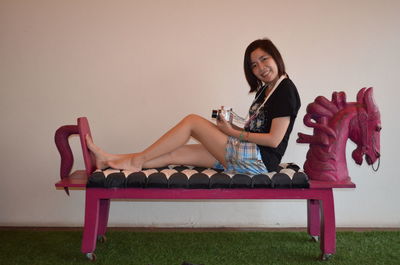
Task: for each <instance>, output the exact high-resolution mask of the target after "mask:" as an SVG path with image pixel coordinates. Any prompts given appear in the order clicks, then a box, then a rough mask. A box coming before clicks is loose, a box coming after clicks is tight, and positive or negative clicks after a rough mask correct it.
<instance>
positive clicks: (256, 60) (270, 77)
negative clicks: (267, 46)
mask: <svg viewBox="0 0 400 265" xmlns="http://www.w3.org/2000/svg"><path fill="white" fill-rule="evenodd" d="M250 61H251V65H250V66H251V70H252V71H253V74H254V75H255V76H256V77H257V78H258V79H259V80H261V81H262V82H264V83H267V84H268V83H271V82H275V81H276V80H278V79H279V76H278V66H277V65H276V62H275V60H274V59H273V58H272V56H271V55H269V54H268V53H267V52H265V51H264V50H262V49H260V48H257V49H256V50H254V51H253V52H252V53H251V54H250Z"/></svg>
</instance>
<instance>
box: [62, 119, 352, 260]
mask: <svg viewBox="0 0 400 265" xmlns="http://www.w3.org/2000/svg"><path fill="white" fill-rule="evenodd" d="M74 134H79V136H80V139H81V144H82V151H83V156H84V162H85V167H86V170H77V171H75V172H73V173H72V174H70V172H71V169H72V165H73V155H72V151H71V148H70V146H69V142H68V137H69V136H71V135H74ZM87 134H89V135H90V128H89V124H88V121H87V119H86V118H85V117H81V118H78V124H77V125H66V126H62V127H60V128H59V129H58V130H57V132H56V135H55V141H56V145H57V148H58V150H59V152H60V155H61V169H60V175H61V180H60V181H59V182H57V183H56V187H57V188H63V189H64V190H65V191H66V192H67V194H68V195H69V189H70V188H73V189H85V190H86V203H85V222H84V228H83V239H82V247H81V251H82V253H84V254H85V255H86V257H87V258H88V259H90V260H95V259H96V255H95V254H94V251H95V249H96V242H97V240H98V239H99V240H100V241H104V239H105V234H106V230H107V225H108V216H109V210H110V201H111V200H113V199H133V200H178V201H179V200H267V199H302V200H307V232H308V234H309V235H310V236H311V237H312V238H313V239H314V240H315V241H318V239H320V248H321V256H320V258H321V259H322V260H327V259H329V258H330V257H331V256H332V255H333V254H334V253H336V224H335V209H334V198H333V188H355V184H354V183H352V182H350V181H348V182H327V181H313V180H310V182H309V183H310V188H302V189H177V188H172V189H161V188H147V189H146V188H145V189H144V188H112V189H107V188H87V189H86V183H87V179H88V176H89V175H90V174H91V173H92V172H93V171H94V168H95V166H94V163H93V161H92V158H91V156H90V153H89V151H88V149H87V146H86V140H85V135H87Z"/></svg>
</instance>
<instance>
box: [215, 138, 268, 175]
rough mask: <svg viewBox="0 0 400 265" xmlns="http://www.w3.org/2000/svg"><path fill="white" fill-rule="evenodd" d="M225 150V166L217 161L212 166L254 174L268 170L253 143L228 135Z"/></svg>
mask: <svg viewBox="0 0 400 265" xmlns="http://www.w3.org/2000/svg"><path fill="white" fill-rule="evenodd" d="M225 151H226V152H225V161H226V163H227V168H224V166H223V165H222V164H221V163H220V162H219V161H217V162H216V163H215V165H214V168H217V169H223V170H225V171H226V172H227V173H232V174H235V173H242V174H250V175H256V174H265V173H266V172H268V170H267V168H266V167H265V164H264V162H263V161H262V158H261V152H260V149H259V148H258V146H257V145H256V144H255V143H250V142H246V141H240V140H239V139H238V138H236V137H232V136H229V137H228V143H227V145H226V149H225Z"/></svg>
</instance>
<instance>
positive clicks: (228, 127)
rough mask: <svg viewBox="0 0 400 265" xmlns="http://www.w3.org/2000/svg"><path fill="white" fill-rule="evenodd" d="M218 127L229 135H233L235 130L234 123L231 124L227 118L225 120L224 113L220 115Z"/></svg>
mask: <svg viewBox="0 0 400 265" xmlns="http://www.w3.org/2000/svg"><path fill="white" fill-rule="evenodd" d="M217 127H218V129H219V130H220V131H221V132H223V133H225V134H226V135H229V136H232V132H233V131H234V130H235V129H233V127H232V124H230V123H229V122H228V121H227V120H225V118H224V117H223V116H222V115H219V116H218V119H217Z"/></svg>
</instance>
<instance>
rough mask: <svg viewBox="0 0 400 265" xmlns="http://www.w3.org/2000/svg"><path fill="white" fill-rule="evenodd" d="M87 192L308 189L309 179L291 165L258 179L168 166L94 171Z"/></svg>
mask: <svg viewBox="0 0 400 265" xmlns="http://www.w3.org/2000/svg"><path fill="white" fill-rule="evenodd" d="M87 187H88V188H184V189H218V188H223V189H227V188H231V189H234V188H255V189H256V188H278V189H279V188H284V189H286V188H308V187H309V184H308V177H307V175H306V174H305V173H304V172H303V171H302V170H300V168H299V166H297V165H296V164H293V163H285V164H280V165H279V168H278V170H277V171H276V172H269V173H266V174H258V175H245V174H228V173H226V172H223V171H222V170H217V169H212V168H201V167H190V166H169V167H164V168H156V169H144V170H143V171H140V172H134V173H132V172H129V171H120V170H116V169H106V170H96V171H95V172H93V174H92V175H91V176H90V177H89V180H88V182H87Z"/></svg>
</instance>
